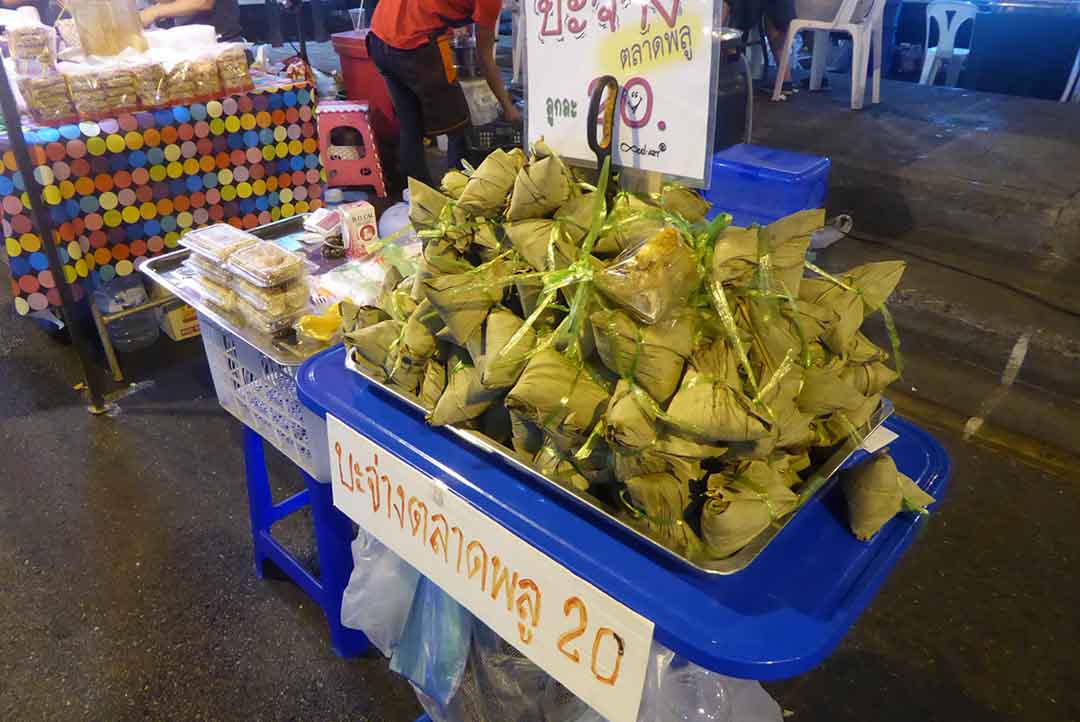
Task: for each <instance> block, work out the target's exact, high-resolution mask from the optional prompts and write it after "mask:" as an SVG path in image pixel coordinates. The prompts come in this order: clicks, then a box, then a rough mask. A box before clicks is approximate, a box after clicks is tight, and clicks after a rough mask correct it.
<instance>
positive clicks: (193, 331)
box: [161, 303, 199, 341]
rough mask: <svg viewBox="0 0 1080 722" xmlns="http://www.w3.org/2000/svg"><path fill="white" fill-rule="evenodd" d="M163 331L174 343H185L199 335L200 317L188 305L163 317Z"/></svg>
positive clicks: (175, 309)
mask: <svg viewBox="0 0 1080 722" xmlns="http://www.w3.org/2000/svg"><path fill="white" fill-rule="evenodd" d="M161 330H162V331H164V332H165V335H166V336H168V337H169V338H171V339H172V340H173V341H183V340H184V339H188V338H194V337H195V336H198V335H199V315H198V314H197V313H195V309H194V308H192V307H191V306H189V305H187V304H186V303H185V304H184V305H183V306H180V307H179V308H174V309H173V310H172V311H169V312H168V313H166V314H163V315H162V317H161Z"/></svg>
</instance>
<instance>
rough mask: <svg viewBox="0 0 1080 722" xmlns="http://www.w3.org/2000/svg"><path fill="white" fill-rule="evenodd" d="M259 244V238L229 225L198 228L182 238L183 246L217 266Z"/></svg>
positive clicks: (219, 224)
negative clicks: (241, 250)
mask: <svg viewBox="0 0 1080 722" xmlns="http://www.w3.org/2000/svg"><path fill="white" fill-rule="evenodd" d="M258 242H259V238H258V236H253V235H252V234H250V233H248V232H247V231H242V230H240V229H239V228H235V227H233V226H230V225H229V224H228V223H216V224H214V225H212V226H207V227H205V228H197V229H195V230H194V231H188V232H187V233H185V234H184V235H183V236H182V237H181V238H180V245H181V246H183V247H184V248H188V249H190V250H191V251H193V252H194V253H197V254H199V255H200V256H203V257H205V258H206V259H208V260H209V261H211V262H212V263H217V264H224V263H225V262H226V261H228V260H229V256H231V255H232V254H233V253H236V252H237V251H239V250H240V249H241V248H247V247H248V246H253V245H255V244H256V243H258Z"/></svg>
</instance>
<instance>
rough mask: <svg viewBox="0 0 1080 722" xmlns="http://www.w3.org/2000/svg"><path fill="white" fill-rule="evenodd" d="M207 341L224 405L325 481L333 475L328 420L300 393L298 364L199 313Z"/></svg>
mask: <svg viewBox="0 0 1080 722" xmlns="http://www.w3.org/2000/svg"><path fill="white" fill-rule="evenodd" d="M199 325H200V327H201V329H202V339H203V347H204V348H205V349H206V360H207V361H208V362H209V364H210V375H211V376H212V377H213V379H214V390H215V391H216V392H217V397H218V403H220V404H221V406H222V408H224V409H225V410H226V411H228V412H229V413H230V414H232V415H233V416H235V417H236V418H237V419H238V420H239V421H240V422H241V423H243V424H245V425H246V426H248V427H250V428H251V429H253V430H254V431H255V432H256V433H258V434H259V436H261V437H263V438H264V439H266V441H268V442H270V444H272V445H273V446H274V448H276V449H277V450H278V451H280V452H281V453H283V454H285V456H287V457H289V459H290V460H291V461H292V462H293V463H294V464H296V465H297V466H299V467H300V468H301V469H303V470H304V471H306V472H307V473H308V474H310V475H311V476H312V477H313V478H315V479H317V480H318V481H320V482H323V483H328V482H329V481H330V454H329V451H328V450H327V447H326V420H325V419H323V418H321V417H319V416H317V415H316V414H314V413H312V412H311V411H310V410H308V408H307V407H306V406H304V405H303V404H301V403H300V400H299V399H298V398H297V396H296V372H297V369H298V368H299V367H297V366H283V365H281V364H279V363H277V362H275V361H273V360H272V359H270V358H268V357H267V356H266V355H265V354H263V353H262V352H261V351H259V350H258V349H257V348H255V347H254V346H252V345H251V344H249V343H248V342H246V341H244V340H243V339H241V338H239V337H238V336H236V335H235V334H233V333H230V332H229V331H227V330H226V329H223V328H222V327H221V326H218V325H217V324H216V323H214V322H213V321H212V320H210V319H209V318H207V317H206V316H204V315H203V314H199Z"/></svg>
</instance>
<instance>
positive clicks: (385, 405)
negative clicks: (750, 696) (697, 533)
mask: <svg viewBox="0 0 1080 722" xmlns="http://www.w3.org/2000/svg"><path fill="white" fill-rule="evenodd" d="M297 387H298V394H299V396H300V399H301V401H303V403H305V404H306V405H307V406H308V408H310V409H311V410H312V411H314V412H315V413H317V414H320V415H322V416H325V415H326V414H327V413H329V414H333V415H334V416H335V417H337V418H338V419H339V420H341V421H342V422H344V423H345V424H347V425H348V426H350V427H351V428H352V429H354V430H355V431H357V432H358V433H360V434H363V435H364V436H366V437H367V438H369V439H371V440H372V441H373V442H375V443H376V444H378V445H380V446H382V447H383V448H385V449H387V450H388V451H389V452H391V453H393V454H395V455H397V456H399V457H400V458H402V459H404V460H405V461H406V462H407V463H409V464H411V465H412V466H414V467H415V468H417V469H418V470H420V471H421V472H423V473H425V474H428V475H430V476H431V477H433V478H435V479H438V480H440V481H442V482H443V483H445V484H446V485H447V486H448V487H449V488H450V489H451V490H453V491H454V492H455V493H457V494H458V495H459V496H461V497H462V498H464V499H465V500H466V501H468V502H469V503H471V504H472V505H473V506H475V507H476V508H477V509H479V510H480V511H482V512H483V513H485V514H487V515H488V516H489V517H491V518H492V519H494V520H496V521H497V522H499V523H500V524H502V525H503V526H505V527H506V528H507V529H509V530H510V531H512V532H513V533H514V534H516V535H518V536H519V537H521V538H522V539H523V540H525V541H526V542H528V543H529V544H532V545H533V546H535V547H536V548H538V549H539V550H541V551H542V552H544V553H545V554H547V555H549V556H550V557H552V558H553V559H555V560H556V561H558V562H559V563H561V564H563V565H564V566H566V567H567V568H568V569H569V570H571V571H572V572H574V573H575V574H577V575H579V576H581V577H582V578H584V579H586V580H588V581H589V582H591V583H592V584H594V585H596V586H597V587H599V588H600V589H602V590H604V591H605V592H607V593H608V594H610V595H611V596H612V597H614V598H615V599H617V600H619V601H620V602H622V603H623V604H625V605H627V606H628V607H630V608H631V609H633V610H635V611H636V612H638V613H640V614H642V615H644V616H646V617H647V618H649V619H651V620H653V622H655V624H656V632H655V635H656V639H657V641H659V642H660V643H661V644H663V645H665V646H666V647H668V648H669V649H671V650H673V651H674V652H676V653H678V654H680V655H682V656H683V657H685V658H687V659H689V660H690V661H692V662H694V663H696V664H699V665H701V666H702V667H705V668H706V669H710V670H713V671H716V672H720V673H722V674H727V675H730V676H735V677H742V678H747V679H758V680H773V679H783V678H788V677H793V676H796V675H799V674H802V673H803V672H806V671H808V670H809V669H811V668H813V667H814V666H816V665H817V664H819V663H820V662H821V661H822V660H824V659H825V657H826V656H828V655H829V654H830V653H831V652H832V650H833V649H834V648H835V647H836V645H837V644H839V643H840V640H841V639H842V638H843V637H844V635H845V634H846V633H847V631H848V630H849V629H850V628H851V626H852V625H853V624H854V623H855V621H856V620H857V619H858V617H859V615H860V614H861V613H862V612H863V610H864V609H865V608H866V606H867V605H868V604H869V603H870V600H871V599H872V598H873V597H874V594H875V593H876V592H877V590H878V589H879V588H880V587H881V585H882V583H883V582H884V581H885V579H886V578H887V577H888V575H889V573H890V572H891V571H892V569H893V568H894V567H895V566H896V563H897V561H898V560H899V558H900V556H901V554H902V553H903V552H904V550H905V549H906V548H907V547H908V545H909V544H910V543H911V542H912V540H913V538H914V536H915V533H916V531H917V530H918V528H919V527H920V526H921V525H922V524H923V523H924V520H925V518H924V517H920V516H918V515H914V514H902V515H900V516H898V517H897V518H895V519H893V520H892V521H891V522H889V523H888V524H887V525H886V526H885V528H884V529H883V530H882V531H881V532H880V533H879V534H878V535H877V536H876V537H875V538H874V540H873V541H871V542H869V543H863V542H859V541H858V540H856V539H855V537H854V536H853V535H852V534H851V532H850V531H849V530H848V527H847V520H846V509H845V506H844V500H843V498H842V495H841V494H839V493H829V494H826V495H824V496H823V497H821V498H819V499H818V500H815V501H814V502H812V503H811V504H809V505H808V506H807V507H806V508H805V509H803V510H802V511H801V512H800V513H799V515H798V517H797V518H796V519H794V520H793V521H792V522H791V523H790V524H788V526H787V527H786V528H785V529H784V531H783V532H782V533H781V534H779V535H778V536H777V537H776V539H775V540H774V541H773V542H772V543H771V544H770V545H769V546H768V547H767V548H766V549H765V551H764V552H763V553H762V554H761V555H760V556H759V557H758V559H757V560H756V561H755V562H754V563H753V564H752V565H751V566H750V567H749V568H748V569H746V570H744V571H742V572H740V573H738V574H734V575H730V576H712V575H707V574H704V573H701V572H698V571H696V570H694V569H692V568H690V567H688V566H686V565H684V564H681V563H679V562H677V561H675V560H673V559H671V558H670V557H668V556H666V555H663V554H661V553H659V552H657V551H656V550H655V549H653V548H651V547H650V546H649V545H648V544H646V543H644V542H642V541H641V540H638V539H636V538H635V537H633V536H632V535H630V534H627V533H626V532H625V530H623V529H621V528H620V527H618V526H617V525H615V524H613V523H612V522H610V521H607V520H605V519H604V518H603V517H602V516H599V515H597V514H596V513H594V512H592V511H590V510H589V509H587V508H582V507H581V506H579V505H576V504H575V503H574V502H572V501H570V500H568V499H567V498H565V497H564V496H563V495H561V494H558V493H557V492H555V491H553V490H551V489H547V488H545V486H544V485H543V484H541V483H539V482H538V481H536V480H534V479H530V478H529V477H528V475H526V474H522V473H521V472H520V471H518V470H515V469H513V468H512V467H510V466H509V465H507V464H505V463H503V462H502V461H501V460H499V459H498V458H497V457H492V456H490V455H488V454H486V453H485V452H483V451H481V450H479V449H476V448H471V447H467V446H465V445H463V444H462V442H461V441H460V440H459V439H458V438H457V437H456V436H454V435H452V434H451V433H449V432H447V431H445V430H442V429H434V428H431V427H429V426H428V425H427V424H426V423H425V421H424V420H423V418H422V417H421V416H420V414H418V413H417V412H416V411H415V410H414V409H412V408H410V407H407V406H406V405H405V404H403V403H401V402H400V401H398V400H396V399H394V398H393V397H392V396H390V395H389V394H387V393H385V392H384V391H382V390H381V389H379V388H378V387H377V386H376V385H374V384H370V383H368V382H367V381H366V380H364V379H363V378H362V377H360V376H358V375H357V374H354V373H352V372H350V371H348V370H347V369H346V368H345V361H344V348H343V347H340V346H338V347H335V348H332V349H329V350H327V351H325V352H323V353H321V354H319V355H317V356H315V357H313V358H311V359H309V360H308V361H307V362H306V363H305V364H304V366H302V367H301V369H300V373H299V374H298V376H297ZM886 426H887V427H888V428H890V429H891V430H893V431H894V432H896V433H897V434H899V438H898V439H897V440H896V441H895V442H893V444H892V445H891V447H890V448H891V451H892V455H893V458H894V459H895V460H896V463H897V465H898V466H899V467H900V469H901V470H902V471H903V472H904V473H906V474H907V475H908V476H910V477H912V478H913V479H915V480H916V481H917V482H918V483H919V484H920V486H922V487H923V488H924V489H926V490H927V491H929V492H930V493H931V494H934V495H935V496H936V497H937V498H939V499H940V498H941V496H942V495H943V493H944V491H945V486H946V481H947V478H948V475H949V461H948V457H947V455H946V454H945V452H944V450H943V449H942V448H941V446H940V445H939V444H938V443H937V442H936V441H935V440H934V439H933V438H932V437H930V436H929V435H928V434H927V433H926V432H924V431H922V430H921V429H919V428H918V427H917V426H915V425H914V424H912V423H910V422H908V421H906V420H903V419H900V418H896V417H894V418H892V419H890V420H889V421H887V422H886ZM466 480H467V481H466Z"/></svg>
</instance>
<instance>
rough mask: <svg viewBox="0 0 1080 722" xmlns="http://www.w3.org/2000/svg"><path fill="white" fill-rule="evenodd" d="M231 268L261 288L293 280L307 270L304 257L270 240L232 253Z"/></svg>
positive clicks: (230, 258)
mask: <svg viewBox="0 0 1080 722" xmlns="http://www.w3.org/2000/svg"><path fill="white" fill-rule="evenodd" d="M229 269H230V270H231V271H232V272H233V273H235V274H237V275H238V276H242V277H243V278H245V279H247V280H248V281H250V282H251V283H252V284H254V285H256V286H259V287H260V288H267V287H270V286H277V285H280V284H282V283H285V282H286V281H291V280H293V279H295V278H298V277H299V276H301V275H302V274H303V273H304V271H305V267H304V259H303V258H301V257H300V256H298V255H296V254H295V253H292V252H291V251H286V250H285V249H284V248H282V247H281V246H279V245H277V244H276V243H271V242H270V241H261V242H259V243H257V244H255V245H253V246H249V247H247V248H241V249H240V250H238V251H237V252H236V253H234V254H232V255H231V256H230V257H229Z"/></svg>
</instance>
